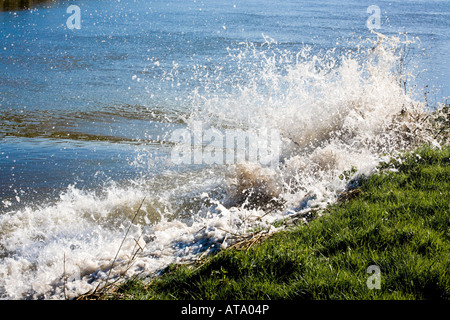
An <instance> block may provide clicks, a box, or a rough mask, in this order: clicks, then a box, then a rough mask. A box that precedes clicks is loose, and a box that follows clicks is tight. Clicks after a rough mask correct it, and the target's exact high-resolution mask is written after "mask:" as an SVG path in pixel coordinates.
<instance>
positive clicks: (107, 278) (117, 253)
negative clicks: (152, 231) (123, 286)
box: [93, 197, 146, 294]
mask: <svg viewBox="0 0 450 320" xmlns="http://www.w3.org/2000/svg"><path fill="white" fill-rule="evenodd" d="M145 198H146V197H144V199H142V202H141V204H140V205H139V207H138V209H137V210H136V213H135V214H134V217H133V219H132V220H131V223H130V225H129V226H128V229H127V231H126V233H125V235H124V237H123V239H122V242H121V243H120V246H119V249H118V250H117V252H116V255H115V256H114V259H113V261H112V263H111V267H110V268H109V271H108V276H107V277H106V279H105V281H106V282H108V280H109V277H110V276H111V271H112V269H113V267H114V263H115V262H116V260H117V257H118V256H119V252H120V249H122V246H123V244H124V242H125V240H126V238H127V236H128V233H129V232H130V229H131V227H132V226H133V224H134V221H135V220H136V217H137V216H138V214H139V211H140V210H141V208H142V205H143V204H144V201H145ZM100 284H101V283H99V284H98V286H97V287H96V288H95V290H94V292H93V294H95V293H96V292H97V290H98V289H99V287H100Z"/></svg>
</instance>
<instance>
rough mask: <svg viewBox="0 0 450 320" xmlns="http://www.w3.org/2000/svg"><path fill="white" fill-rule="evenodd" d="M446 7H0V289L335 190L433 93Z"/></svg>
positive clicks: (66, 281)
mask: <svg viewBox="0 0 450 320" xmlns="http://www.w3.org/2000/svg"><path fill="white" fill-rule="evenodd" d="M71 5H72V6H76V7H70V6H71ZM371 6H372V7H371ZM373 6H375V7H373ZM72 8H75V11H72ZM68 9H69V10H68ZM378 9H379V11H377V10H378ZM77 10H79V11H77ZM377 12H379V15H377ZM374 15H375V16H374ZM378 18H379V20H377V19H378ZM368 20H369V22H370V23H373V24H370V26H372V27H375V28H371V29H372V30H371V29H369V28H368V25H367V21H368ZM449 21H450V4H449V2H448V1H377V2H376V3H373V2H371V1H266V0H264V1H261V0H259V1H237V0H236V1H232V0H231V1H209V0H205V1H200V0H197V1H144V0H134V1H131V0H119V1H101V0H90V1H81V0H80V1H57V2H50V3H48V2H46V3H43V4H41V5H36V6H34V7H32V8H29V9H25V10H18V11H4V12H0V30H1V34H0V296H1V297H2V298H5V299H63V298H65V297H69V298H70V297H75V296H76V295H79V294H82V293H84V292H87V291H89V290H94V289H95V288H96V287H97V286H99V285H101V284H102V283H105V281H106V280H108V279H114V278H115V277H118V276H120V275H125V276H133V275H136V274H143V275H150V274H154V273H157V272H158V271H159V270H161V269H162V268H164V267H165V266H167V265H168V264H169V263H173V262H182V261H186V260H190V259H195V258H196V257H198V256H199V255H201V254H202V253H203V252H205V250H208V252H209V251H211V250H217V249H219V248H221V247H226V246H227V245H229V244H231V243H232V241H233V238H234V239H236V237H237V236H236V235H237V234H239V235H245V233H246V232H247V231H248V230H249V229H251V228H254V227H255V226H256V225H258V227H260V228H269V227H270V226H271V225H272V223H273V222H274V221H276V220H277V219H282V218H285V217H286V216H289V215H290V214H292V213H298V212H300V211H302V210H309V209H310V208H312V207H320V206H324V205H326V204H327V203H330V202H333V201H335V199H336V197H337V195H338V193H339V192H340V191H342V190H343V189H344V188H345V181H343V180H342V179H340V178H339V176H340V173H342V172H343V171H344V170H350V169H351V168H352V167H354V168H357V169H358V172H360V173H371V172H373V170H375V167H376V164H377V163H378V161H380V159H381V157H382V156H383V155H384V154H386V153H390V152H393V151H396V150H401V149H406V148H408V147H409V146H410V145H411V143H412V142H411V141H412V139H405V135H402V134H399V130H397V129H398V128H400V127H401V128H404V127H405V126H400V127H396V130H394V129H393V125H392V122H390V119H392V118H393V117H394V116H395V115H397V114H399V113H400V112H401V111H402V109H405V108H407V109H409V110H411V112H413V111H414V112H419V111H420V110H424V109H427V108H433V107H435V106H437V105H438V104H440V103H443V102H445V101H446V98H447V97H448V96H449V95H450V80H449V79H450V78H449V77H448V75H449V71H450V58H449V55H448V52H449V50H450V33H449V29H450V28H449V26H450V22H449ZM78 22H79V24H78V25H77V24H76V23H78ZM418 110H419V111H418ZM405 121H408V125H411V126H414V125H417V124H415V123H414V120H411V119H409V120H405ZM233 135H234V136H233ZM199 136H200V138H199V139H200V140H196V139H197V138H198V137H199ZM230 136H231V138H230ZM242 136H244V137H246V138H247V142H245V139H244V140H240V141H241V142H239V137H242ZM186 137H188V138H186ZM211 137H215V139H212V138H211ZM235 137H236V139H237V142H236V147H235V146H234V142H233V145H232V146H231V144H227V143H228V142H229V140H230V139H234V138H235ZM185 138H186V139H185ZM422 138H423V139H425V140H426V139H427V138H426V137H422ZM202 139H203V140H202ZM227 139H228V142H225V140H227ZM233 141H234V140H233ZM242 141H244V142H242ZM222 142H224V143H222ZM196 143H197V144H196ZM250 145H257V146H258V147H257V148H256V149H258V151H259V152H260V153H259V156H260V158H258V159H259V160H258V159H256V161H247V162H245V163H239V161H237V160H238V158H239V156H238V155H237V153H238V150H241V151H242V150H244V154H245V150H246V148H247V147H248V148H250ZM180 146H181V147H180ZM183 146H184V147H183ZM205 146H209V149H202V148H204V147H205ZM269 146H270V148H272V149H270V148H269ZM191 147H193V148H191ZM177 148H178V149H177ZM269 149H270V150H269ZM198 150H200V151H198ZM211 150H214V153H211ZM247 151H248V150H247ZM235 152H236V154H235ZM249 154H250V153H249V151H248V153H247V158H246V159H247V160H249V157H250V155H249ZM229 155H231V157H229V158H228V156H229ZM233 156H236V158H233ZM261 156H262V157H261ZM253 160H255V159H253ZM139 208H140V210H139V211H138V209H139ZM136 212H137V213H138V214H137V215H135V214H136ZM270 228H272V227H270ZM274 229H275V228H272V229H271V230H274ZM123 240H124V241H123ZM122 241H123V243H122ZM119 249H120V250H119ZM116 255H117V256H116ZM115 257H116V259H114V258H115ZM131 258H133V259H132V263H130V259H131ZM113 262H114V264H113V265H112V263H113ZM111 266H113V267H112V268H111Z"/></svg>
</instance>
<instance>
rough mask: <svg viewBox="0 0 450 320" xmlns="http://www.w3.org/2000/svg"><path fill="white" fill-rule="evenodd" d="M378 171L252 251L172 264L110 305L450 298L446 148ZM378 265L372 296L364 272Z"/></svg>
mask: <svg viewBox="0 0 450 320" xmlns="http://www.w3.org/2000/svg"><path fill="white" fill-rule="evenodd" d="M382 167H384V168H387V167H395V168H398V172H388V171H387V170H385V171H383V173H380V174H377V175H374V176H371V177H370V178H367V179H366V180H364V181H363V182H362V185H361V187H360V190H361V192H360V193H359V196H357V197H356V198H354V199H351V200H348V201H346V202H341V203H338V204H336V205H333V206H331V207H330V208H328V210H327V211H326V213H325V214H324V215H323V216H322V217H320V218H317V219H315V220H313V221H311V222H310V223H309V224H306V225H301V226H295V227H292V228H290V229H288V230H286V231H282V232H279V233H276V234H274V235H272V236H271V237H269V238H267V239H265V240H264V241H262V242H261V243H260V244H258V245H255V246H252V247H251V248H250V249H248V250H238V249H228V250H223V251H221V252H219V253H218V254H216V255H214V256H212V257H210V258H208V259H207V260H206V262H205V263H203V264H202V265H200V266H177V265H173V266H170V267H169V268H168V270H166V272H165V273H164V274H163V275H162V276H160V277H158V278H156V279H153V281H152V282H150V283H147V282H146V281H143V280H134V281H129V282H127V283H125V284H124V285H123V286H122V287H120V289H119V290H117V291H116V293H115V294H113V295H112V296H111V295H110V296H105V297H107V298H112V299H222V300H228V299H233V300H235V299H449V298H450V148H448V147H445V148H443V149H442V150H433V149H431V148H422V149H419V150H417V151H416V152H415V153H411V154H409V155H407V156H405V157H404V158H403V159H402V161H392V162H391V163H389V164H384V165H383V166H382ZM371 265H376V266H378V267H379V268H380V271H381V274H380V280H381V282H380V289H369V288H368V286H367V279H368V278H369V276H371V275H370V274H368V273H367V268H368V267H369V266H371Z"/></svg>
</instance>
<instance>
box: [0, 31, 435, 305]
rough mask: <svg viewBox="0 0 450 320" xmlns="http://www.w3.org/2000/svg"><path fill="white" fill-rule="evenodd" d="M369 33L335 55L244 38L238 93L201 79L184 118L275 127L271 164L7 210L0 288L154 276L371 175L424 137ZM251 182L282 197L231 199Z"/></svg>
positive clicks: (418, 107) (394, 42)
mask: <svg viewBox="0 0 450 320" xmlns="http://www.w3.org/2000/svg"><path fill="white" fill-rule="evenodd" d="M377 41H378V44H377V45H376V46H375V47H374V48H373V50H372V49H370V50H366V49H360V51H359V52H356V53H347V54H345V55H343V56H336V54H335V53H334V52H328V53H323V54H322V55H319V54H316V55H315V54H313V53H312V50H311V49H310V48H305V49H304V50H302V51H301V52H299V53H286V52H280V51H277V50H275V51H270V53H269V52H267V51H264V50H262V49H261V50H259V49H258V48H255V47H254V46H251V45H250V46H249V45H248V44H247V45H246V46H244V48H240V49H239V50H237V51H233V50H230V52H231V54H232V56H231V59H234V60H236V61H237V62H238V65H240V68H239V69H237V70H241V71H242V73H244V74H243V75H242V74H237V75H235V76H236V83H237V84H236V86H235V88H236V90H235V91H234V92H233V93H227V92H226V90H222V89H221V88H220V86H219V87H218V86H217V85H215V86H214V90H210V89H209V88H211V86H209V85H205V88H203V89H204V90H202V92H200V91H199V90H197V91H196V92H194V94H193V102H194V103H195V104H196V106H197V108H195V111H194V112H193V114H192V115H191V118H190V119H188V120H187V123H189V122H190V120H192V119H197V120H198V119H201V121H203V122H205V123H208V124H209V125H213V126H219V127H220V126H223V127H226V126H233V127H237V128H241V129H242V130H244V129H251V130H253V129H259V128H271V129H277V130H280V132H281V136H282V146H283V148H282V158H281V159H280V160H281V163H280V166H279V167H278V168H273V167H271V168H263V167H261V166H259V165H256V164H252V163H241V164H239V165H237V166H234V165H231V166H229V168H228V169H229V171H228V172H229V175H228V176H226V175H220V176H218V175H216V173H215V172H214V171H211V170H209V169H208V168H206V169H204V170H199V171H196V172H195V173H194V172H188V173H187V174H186V173H176V172H170V171H168V172H166V173H164V174H162V175H161V177H160V178H159V180H158V181H153V182H151V183H150V186H151V187H149V185H148V184H146V182H142V181H141V182H139V183H137V184H133V185H131V186H129V187H119V186H115V185H110V186H105V187H100V189H101V190H100V192H92V191H83V190H79V189H77V188H75V187H71V188H69V189H68V190H67V191H66V192H64V193H62V194H61V196H60V199H59V201H57V202H56V203H54V204H48V205H44V206H42V207H39V208H32V207H31V206H29V207H24V208H23V209H21V210H18V211H15V212H8V213H4V214H3V215H1V216H0V230H1V231H0V232H1V233H0V248H1V250H2V257H1V259H0V294H1V296H2V297H4V298H9V299H27V298H32V299H37V298H45V299H63V298H65V297H68V298H71V297H75V296H77V295H80V294H83V293H85V292H87V291H92V290H95V289H96V288H97V286H99V285H102V284H104V283H105V281H104V280H105V279H106V278H107V277H108V276H109V277H110V278H111V279H114V278H115V277H117V276H118V275H126V276H132V275H135V274H138V273H141V272H143V273H144V274H152V273H154V272H158V271H159V270H161V269H162V268H164V267H166V266H167V265H168V264H170V263H173V262H183V261H186V260H190V259H195V258H196V257H198V255H199V254H201V253H202V252H204V251H205V250H208V249H214V248H220V247H227V246H229V245H230V244H232V243H233V240H235V239H236V235H239V234H240V235H244V234H245V233H246V232H248V231H249V230H250V229H251V228H253V227H255V226H256V225H260V226H261V227H264V228H269V226H271V224H272V223H273V222H274V221H276V220H277V219H281V218H284V217H286V216H287V215H289V214H291V213H292V212H298V211H301V210H305V209H306V208H308V207H313V206H317V207H323V206H325V205H326V204H327V203H330V202H333V201H335V199H336V197H337V195H338V193H339V192H340V191H342V190H344V188H345V187H346V181H345V179H341V178H340V177H339V176H340V174H341V173H342V172H343V171H344V170H350V169H351V168H352V167H356V168H357V169H358V174H371V173H372V172H373V171H374V170H375V168H376V165H377V163H378V162H379V161H380V159H381V158H382V157H383V155H384V153H390V152H394V151H398V150H402V149H405V148H408V147H410V146H412V145H414V144H415V143H417V142H420V141H426V140H427V139H428V137H427V136H424V135H420V134H415V135H411V134H410V133H411V132H412V129H415V128H417V127H418V126H419V124H418V122H417V120H416V118H415V117H414V116H413V115H420V114H421V113H422V111H423V110H422V109H423V104H422V103H421V102H420V101H415V100H414V99H413V98H412V95H411V94H410V93H407V92H405V91H404V90H403V89H402V87H401V86H400V85H399V78H398V74H396V72H395V70H396V69H395V68H396V64H397V63H398V59H399V55H398V52H397V49H398V46H399V45H400V44H401V42H400V41H399V39H398V38H386V37H384V36H382V35H379V38H378V39H377ZM271 45H273V44H272V43H271ZM255 64H256V65H255ZM198 76H199V77H200V76H203V75H200V74H199V75H198ZM215 76H216V75H215ZM242 79H245V80H246V81H241V80H242ZM228 80H230V81H231V80H233V79H228ZM230 81H229V82H230ZM205 82H206V83H207V82H208V79H205ZM231 82H232V81H231ZM402 111H404V115H403V116H399V115H400V113H401V112H402ZM419 132H420V131H419ZM220 172H223V171H220ZM155 179H157V178H155ZM249 190H250V191H251V192H254V193H260V194H262V195H265V196H267V198H276V199H277V200H278V201H280V203H282V204H283V206H281V207H279V208H277V209H271V211H270V212H269V211H265V210H264V209H262V207H263V206H262V204H263V203H261V206H260V207H258V203H256V205H255V204H253V206H251V205H250V203H249V202H248V201H246V200H245V199H240V200H239V201H238V200H236V199H237V198H238V195H239V194H241V195H242V194H243V193H245V192H247V191H249ZM215 195H218V196H215ZM194 198H195V200H193V199H194ZM143 199H145V201H144V203H143V206H142V210H141V211H140V213H139V216H138V217H137V219H136V220H133V218H134V215H135V213H136V210H137V208H138V207H139V205H140V203H141V202H142V201H143ZM190 200H192V201H190ZM132 221H134V224H133V225H132V226H131V228H130V229H129V231H128V227H129V226H130V224H131V222H132ZM270 230H271V231H275V230H276V229H275V228H271V229H270ZM125 235H127V237H126V238H125V241H124V242H123V245H122V240H123V239H124V236H125ZM121 245H122V246H121ZM119 248H121V249H120V251H119V253H118V249H119ZM136 250H137V251H136ZM117 253H118V255H117V259H116V261H115V263H114V266H113V268H112V269H110V267H111V264H112V262H113V260H114V257H115V256H116V254H117ZM135 253H136V255H135ZM131 257H135V259H134V260H133V263H132V265H130V264H129V263H130V258H131Z"/></svg>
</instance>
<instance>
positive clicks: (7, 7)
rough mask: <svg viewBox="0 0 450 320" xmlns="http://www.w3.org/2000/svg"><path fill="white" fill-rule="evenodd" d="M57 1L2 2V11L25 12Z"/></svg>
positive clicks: (26, 0) (8, 0) (20, 0)
mask: <svg viewBox="0 0 450 320" xmlns="http://www.w3.org/2000/svg"><path fill="white" fill-rule="evenodd" d="M54 1H55V0H0V11H14V10H25V9H29V8H33V7H34V6H37V5H39V4H44V3H51V2H54Z"/></svg>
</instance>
